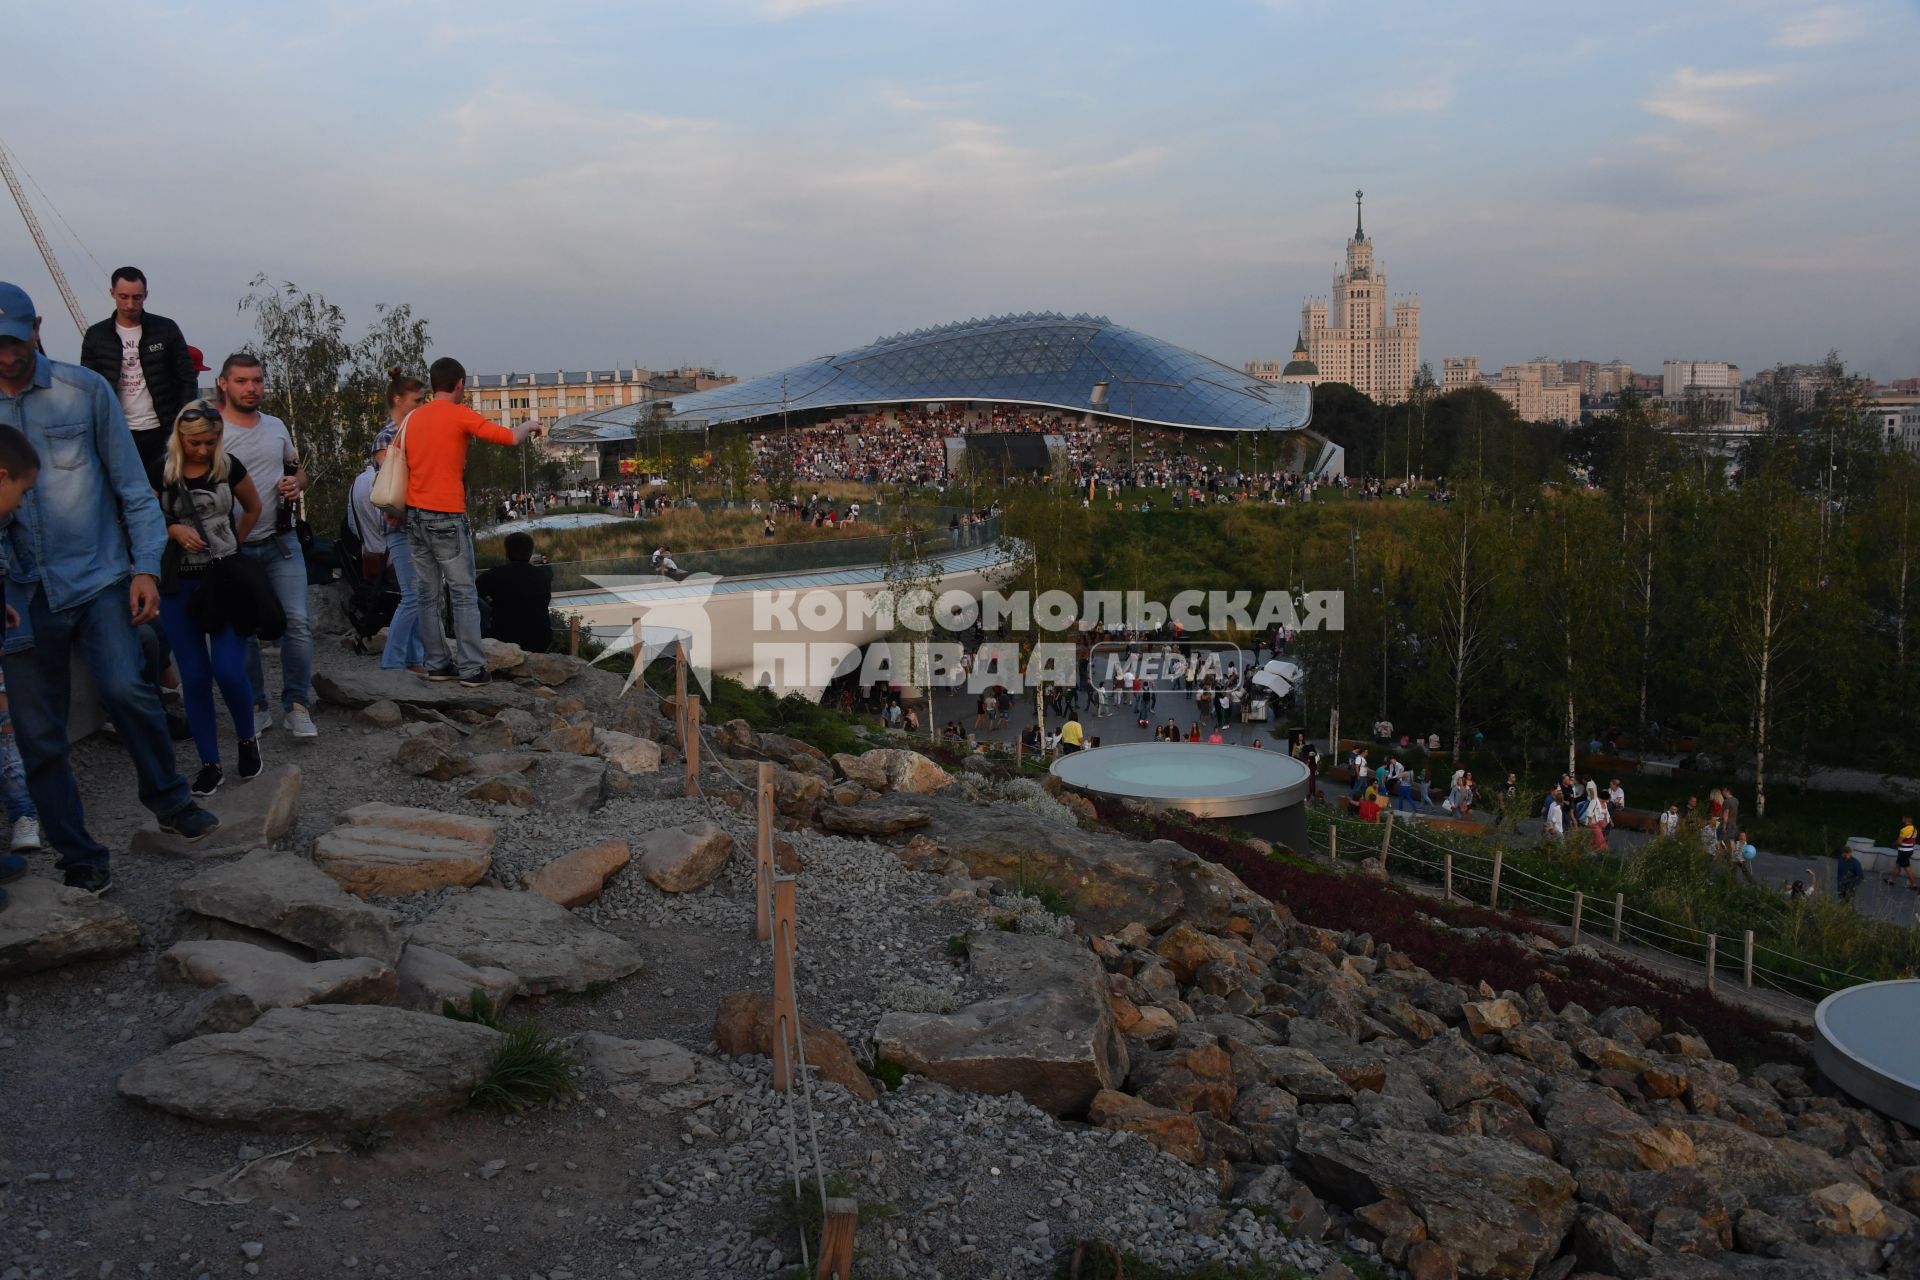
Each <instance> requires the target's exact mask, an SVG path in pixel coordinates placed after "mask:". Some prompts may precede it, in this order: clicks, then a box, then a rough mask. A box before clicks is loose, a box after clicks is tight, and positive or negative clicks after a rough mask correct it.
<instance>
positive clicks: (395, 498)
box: [368, 413, 413, 516]
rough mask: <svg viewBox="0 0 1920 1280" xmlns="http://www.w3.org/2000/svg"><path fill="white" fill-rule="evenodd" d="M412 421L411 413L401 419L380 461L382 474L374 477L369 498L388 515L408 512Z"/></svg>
mask: <svg viewBox="0 0 1920 1280" xmlns="http://www.w3.org/2000/svg"><path fill="white" fill-rule="evenodd" d="M411 421H413V415H412V414H411V413H409V414H408V415H407V416H406V417H404V418H402V419H401V420H400V429H399V430H398V431H396V432H394V435H393V443H392V444H390V445H388V446H387V456H386V458H385V459H384V460H383V461H382V462H381V463H380V474H379V475H377V476H375V477H374V478H373V492H372V493H371V494H369V495H368V500H369V501H371V502H372V503H373V505H374V506H376V507H378V508H380V509H381V510H382V511H384V512H386V513H387V514H388V515H394V516H404V515H406V514H407V423H409V422H411Z"/></svg>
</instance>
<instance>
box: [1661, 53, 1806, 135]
mask: <svg viewBox="0 0 1920 1280" xmlns="http://www.w3.org/2000/svg"><path fill="white" fill-rule="evenodd" d="M1775 80H1776V77H1775V76H1774V74H1773V73H1772V72H1770V71H1695V70H1694V69H1693V68H1692V67H1681V68H1680V69H1679V70H1678V71H1676V72H1674V73H1673V74H1672V75H1671V76H1669V77H1668V78H1667V81H1666V83H1664V84H1662V85H1661V86H1660V87H1659V88H1658V89H1655V90H1654V91H1653V93H1652V94H1651V95H1649V96H1648V97H1646V98H1643V99H1642V100H1641V102H1640V105H1641V106H1642V107H1643V108H1645V109H1646V110H1648V111H1650V112H1652V113H1653V114H1654V115H1657V116H1662V117H1664V118H1665V119H1668V120H1671V121H1673V122H1674V123H1675V124H1678V125H1684V126H1686V127H1688V128H1696V129H1731V128H1734V127H1736V126H1738V125H1739V124H1741V123H1743V122H1744V121H1745V120H1746V119H1747V115H1746V113H1745V112H1744V111H1742V110H1741V109H1740V107H1739V106H1738V105H1737V103H1736V102H1735V101H1731V100H1730V99H1736V98H1737V97H1738V95H1739V94H1740V93H1741V91H1742V90H1747V89H1759V88H1764V87H1765V86H1767V85H1770V84H1773V83H1774V82H1775Z"/></svg>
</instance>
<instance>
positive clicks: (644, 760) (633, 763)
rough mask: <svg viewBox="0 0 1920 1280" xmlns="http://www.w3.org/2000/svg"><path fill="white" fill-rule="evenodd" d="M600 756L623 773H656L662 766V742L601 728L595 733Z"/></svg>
mask: <svg viewBox="0 0 1920 1280" xmlns="http://www.w3.org/2000/svg"><path fill="white" fill-rule="evenodd" d="M595 738H596V740H597V742H598V745H599V749H600V758H601V759H602V760H605V761H606V762H607V764H608V765H609V766H611V767H612V768H615V769H618V770H620V772H622V773H631V774H640V773H654V772H657V771H658V770H659V768H660V744H659V743H657V742H655V741H653V740H652V739H650V738H640V737H636V736H634V735H633V734H631V733H621V732H620V731H619V730H618V729H601V730H599V731H598V732H597V733H596V734H595Z"/></svg>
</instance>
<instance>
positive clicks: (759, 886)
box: [753, 760, 773, 942]
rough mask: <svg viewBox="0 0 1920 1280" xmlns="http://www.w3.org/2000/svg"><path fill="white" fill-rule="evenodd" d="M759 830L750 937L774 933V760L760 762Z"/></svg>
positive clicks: (757, 938)
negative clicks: (751, 932) (751, 933)
mask: <svg viewBox="0 0 1920 1280" xmlns="http://www.w3.org/2000/svg"><path fill="white" fill-rule="evenodd" d="M757 790H758V793H759V801H760V833H759V835H758V837H756V839H755V840H754V846H753V902H754V909H753V936H754V939H755V941H758V942H765V941H766V940H767V939H769V938H771V937H772V936H773V762H772V761H769V760H762V761H761V762H760V785H759V787H758V788H757Z"/></svg>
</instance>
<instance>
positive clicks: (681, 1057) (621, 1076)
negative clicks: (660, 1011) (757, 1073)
mask: <svg viewBox="0 0 1920 1280" xmlns="http://www.w3.org/2000/svg"><path fill="white" fill-rule="evenodd" d="M580 1051H581V1058H582V1059H583V1060H584V1062H585V1064H586V1067H587V1070H588V1071H589V1072H590V1073H591V1074H592V1075H594V1076H595V1077H597V1078H598V1079H599V1080H600V1081H601V1082H602V1083H604V1084H605V1085H606V1086H607V1091H608V1092H609V1093H611V1094H612V1095H613V1096H614V1097H616V1098H618V1099H619V1100H620V1101H622V1102H625V1103H628V1104H629V1105H632V1106H638V1107H641V1108H643V1109H646V1110H649V1111H655V1112H670V1111H691V1110H693V1109H694V1108H696V1107H704V1106H706V1105H707V1104H708V1103H710V1102H713V1101H715V1100H716V1099H719V1098H722V1097H725V1096H726V1095H728V1094H730V1093H733V1092H735V1091H736V1086H735V1085H734V1083H733V1077H732V1076H730V1075H729V1074H728V1073H727V1069H726V1068H725V1067H723V1066H721V1065H720V1064H719V1063H717V1062H715V1061H714V1060H713V1059H711V1058H706V1057H702V1056H701V1055H700V1054H697V1053H693V1052H690V1051H689V1050H686V1049H683V1048H681V1047H680V1046H679V1045H677V1044H675V1043H673V1042H672V1041H671V1040H621V1039H618V1038H616V1037H614V1036H609V1035H602V1034H600V1033H599V1032H597V1031H590V1032H588V1033H587V1034H586V1035H584V1036H582V1037H581V1038H580ZM863 1079H864V1077H863Z"/></svg>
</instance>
